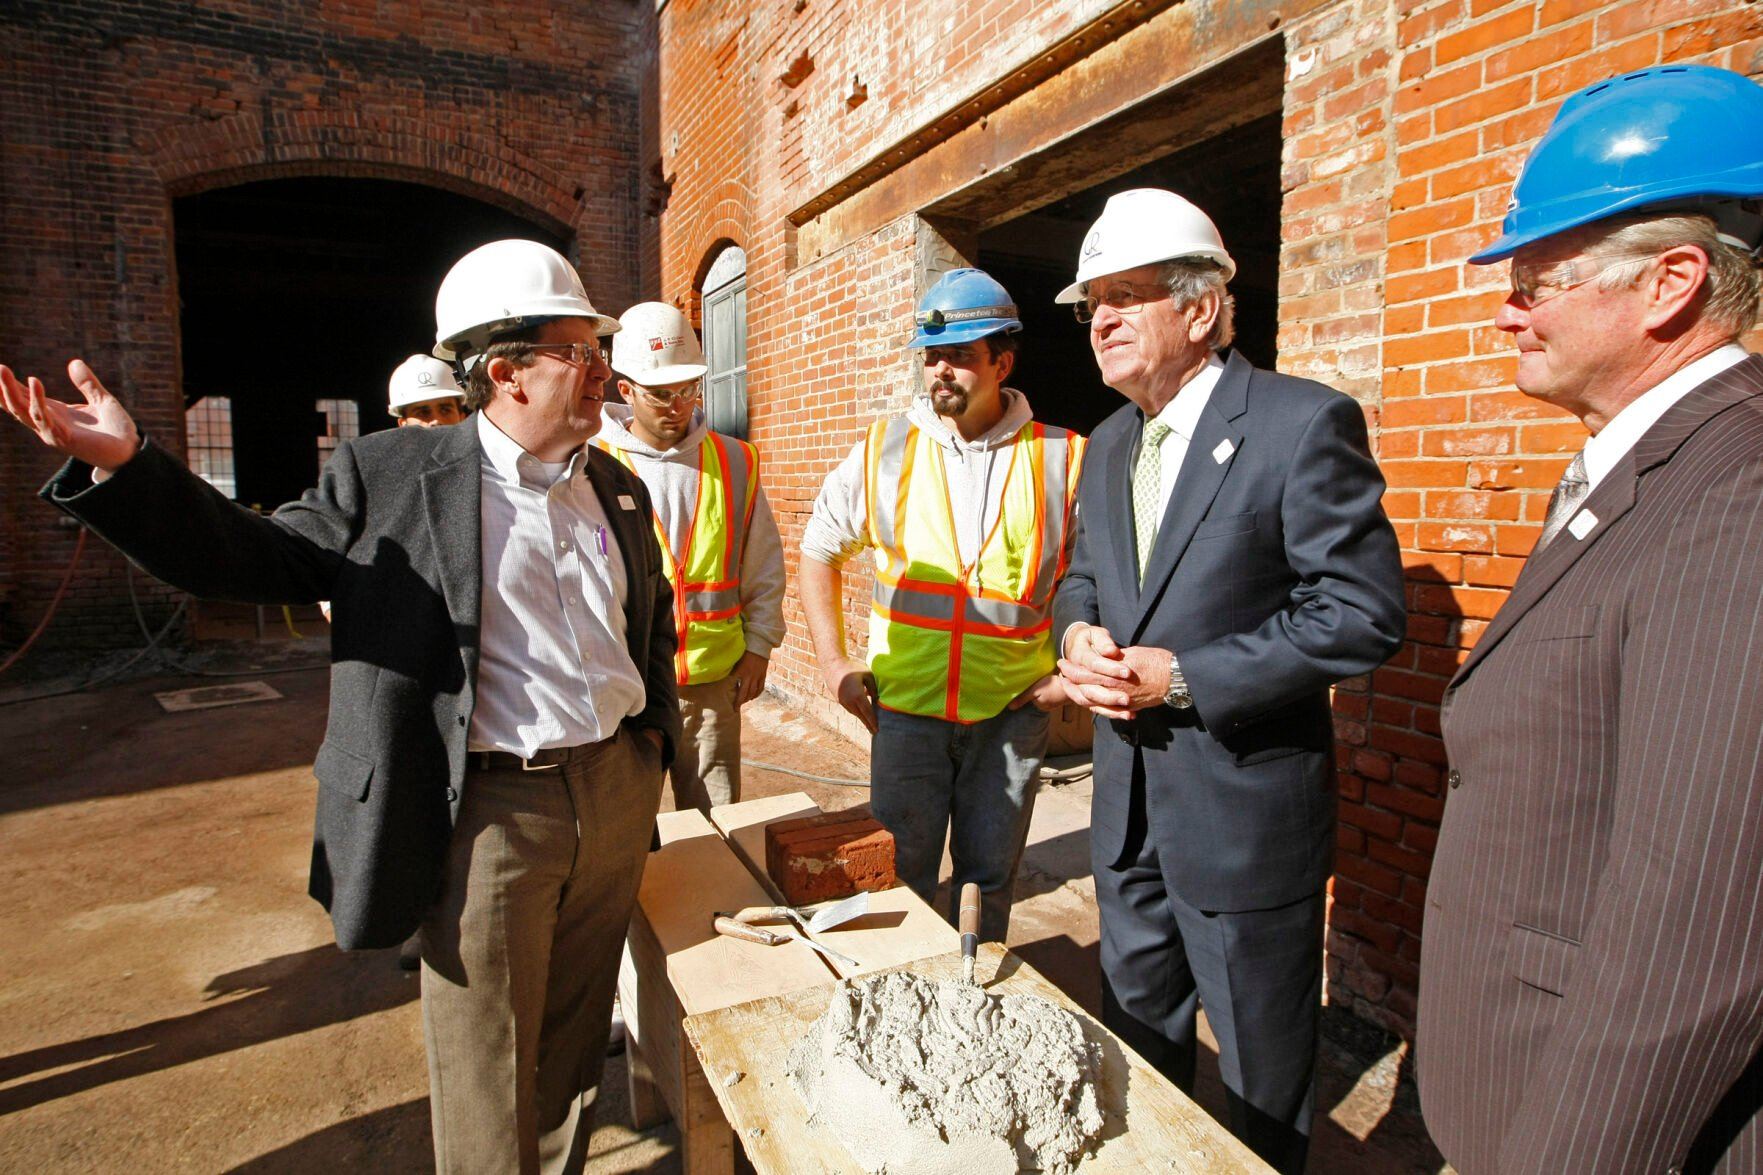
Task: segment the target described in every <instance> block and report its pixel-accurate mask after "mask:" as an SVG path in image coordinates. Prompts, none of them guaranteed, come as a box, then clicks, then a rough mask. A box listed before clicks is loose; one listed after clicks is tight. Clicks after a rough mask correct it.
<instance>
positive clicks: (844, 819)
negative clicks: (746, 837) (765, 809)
mask: <svg viewBox="0 0 1763 1175" xmlns="http://www.w3.org/2000/svg"><path fill="white" fill-rule="evenodd" d="M765 871H766V872H767V873H768V874H770V875H771V880H772V881H773V882H774V883H776V885H777V887H778V888H779V889H780V890H782V891H783V895H784V900H785V901H787V902H789V903H790V904H791V905H792V906H802V905H807V904H809V903H811V902H820V901H825V900H827V899H829V898H843V897H849V896H850V895H851V894H854V893H856V892H858V891H859V890H869V891H875V890H883V889H891V888H893V886H894V885H895V884H897V882H896V879H895V877H894V837H893V835H892V834H891V833H889V832H888V830H887V829H885V828H883V827H882V826H881V824H880V823H878V822H877V821H876V819H875V817H873V816H871V815H870V814H869V809H868V808H867V807H858V808H849V809H846V810H845V811H842V812H823V813H821V814H820V815H817V816H803V817H798V818H795V819H792V820H778V821H775V822H774V823H771V824H768V825H766V827H765Z"/></svg>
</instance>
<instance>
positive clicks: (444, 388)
mask: <svg viewBox="0 0 1763 1175" xmlns="http://www.w3.org/2000/svg"><path fill="white" fill-rule="evenodd" d="M386 393H387V396H386V411H387V412H390V413H391V414H392V418H393V419H394V420H396V421H397V422H398V427H399V428H403V427H404V426H405V425H407V424H417V425H422V426H423V427H425V428H432V427H434V426H436V425H441V424H458V423H459V422H460V421H461V420H464V419H465V390H464V389H463V388H461V387H460V386H459V381H458V380H456V379H454V378H453V367H452V365H451V364H447V363H443V362H441V361H440V360H439V359H436V358H435V357H434V356H433V355H412V356H410V358H408V359H406V360H405V361H404V362H402V363H400V364H398V366H397V367H395V368H394V369H393V370H392V378H391V379H390V380H389V381H387V385H386Z"/></svg>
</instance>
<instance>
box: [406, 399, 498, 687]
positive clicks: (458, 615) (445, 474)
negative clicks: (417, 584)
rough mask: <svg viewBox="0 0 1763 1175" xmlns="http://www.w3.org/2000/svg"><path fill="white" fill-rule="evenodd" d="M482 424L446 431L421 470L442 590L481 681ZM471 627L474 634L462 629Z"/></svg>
mask: <svg viewBox="0 0 1763 1175" xmlns="http://www.w3.org/2000/svg"><path fill="white" fill-rule="evenodd" d="M477 430H478V424H477V422H476V421H467V422H465V423H462V424H456V425H453V426H451V427H448V428H445V429H439V430H437V431H439V432H442V433H444V434H446V435H445V436H443V438H442V439H441V442H440V444H439V445H437V446H436V447H435V449H434V450H433V452H432V453H431V454H430V456H429V467H428V468H427V469H425V470H424V471H423V473H422V476H421V479H420V480H421V485H422V508H423V514H424V516H425V517H426V518H427V520H428V528H429V540H430V542H431V543H432V544H433V546H434V550H435V561H436V563H437V565H438V567H437V574H438V575H439V576H440V580H441V594H442V595H443V596H445V597H446V599H447V612H448V614H449V615H451V616H452V617H453V627H454V628H455V629H456V630H458V631H459V632H460V633H461V634H462V638H461V640H460V642H459V645H460V649H461V651H462V653H463V655H464V658H465V672H466V680H467V681H470V682H474V683H475V682H476V681H477V657H478V639H477V632H478V621H479V608H480V605H481V603H482V599H483V595H482V593H483V573H484V572H483V531H482V521H481V519H482V509H483V475H482V472H481V464H482V456H481V454H482V450H481V448H480V446H479V444H478V436H477ZM465 633H469V634H470V635H469V637H465V636H464V635H463V634H465Z"/></svg>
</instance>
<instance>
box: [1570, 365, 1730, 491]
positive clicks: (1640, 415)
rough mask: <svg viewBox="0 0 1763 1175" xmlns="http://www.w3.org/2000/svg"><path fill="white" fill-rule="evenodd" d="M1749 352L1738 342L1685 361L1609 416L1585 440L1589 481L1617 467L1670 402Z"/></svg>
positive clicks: (1590, 484)
mask: <svg viewBox="0 0 1763 1175" xmlns="http://www.w3.org/2000/svg"><path fill="white" fill-rule="evenodd" d="M1748 357H1749V353H1748V352H1747V351H1746V350H1745V349H1744V348H1743V347H1740V346H1739V345H1737V344H1736V343H1728V344H1726V345H1725V346H1724V347H1720V348H1718V349H1717V350H1714V351H1710V352H1709V353H1708V354H1706V355H1704V356H1702V357H1701V358H1700V359H1697V360H1696V361H1695V362H1693V363H1688V364H1685V365H1684V366H1682V367H1680V368H1678V369H1677V370H1676V371H1674V372H1672V373H1671V374H1670V375H1668V376H1666V377H1665V378H1664V379H1662V380H1660V381H1659V382H1658V383H1657V384H1655V385H1654V386H1653V387H1651V388H1649V389H1648V390H1646V391H1645V392H1642V393H1641V394H1640V395H1639V396H1636V397H1635V398H1634V399H1633V400H1631V401H1629V403H1628V405H1627V406H1626V407H1624V408H1623V409H1622V411H1620V412H1618V413H1617V414H1616V415H1615V416H1613V417H1611V418H1610V423H1609V424H1606V425H1605V426H1604V427H1603V429H1602V430H1600V431H1599V433H1598V435H1597V436H1595V437H1592V438H1591V439H1590V440H1588V441H1586V443H1585V477H1586V484H1587V486H1588V487H1589V488H1588V492H1589V491H1590V490H1591V489H1596V488H1597V486H1598V483H1599V482H1601V481H1603V480H1604V478H1605V477H1606V476H1607V475H1608V474H1609V473H1610V471H1611V470H1612V469H1615V468H1616V463H1617V462H1618V461H1620V460H1622V457H1623V454H1625V453H1627V452H1628V451H1629V450H1630V449H1632V448H1634V446H1635V442H1636V441H1639V440H1640V439H1641V437H1643V436H1645V435H1646V433H1647V430H1648V429H1650V428H1652V427H1653V425H1654V424H1655V423H1656V422H1657V421H1658V419H1659V418H1660V417H1661V416H1663V415H1665V413H1666V412H1667V411H1668V410H1669V409H1670V408H1671V406H1672V405H1673V404H1675V403H1677V402H1678V401H1679V400H1681V399H1683V398H1684V397H1685V396H1687V395H1689V393H1691V392H1693V391H1694V390H1695V389H1696V388H1698V387H1700V386H1701V385H1702V384H1704V383H1707V382H1708V381H1709V380H1711V379H1713V378H1714V377H1715V376H1717V375H1719V374H1720V373H1721V372H1723V371H1725V370H1726V369H1727V368H1729V367H1731V366H1733V365H1734V364H1737V363H1743V362H1744V361H1745V360H1746V359H1747V358H1748Z"/></svg>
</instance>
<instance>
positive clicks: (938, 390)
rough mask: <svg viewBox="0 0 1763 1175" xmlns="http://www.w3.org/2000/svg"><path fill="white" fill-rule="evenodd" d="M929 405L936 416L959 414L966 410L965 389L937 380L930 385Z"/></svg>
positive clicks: (958, 385)
mask: <svg viewBox="0 0 1763 1175" xmlns="http://www.w3.org/2000/svg"><path fill="white" fill-rule="evenodd" d="M930 406H931V409H932V410H933V411H935V412H936V414H937V415H938V416H960V415H961V414H963V413H964V412H966V411H967V389H966V388H964V387H962V386H961V385H960V384H956V383H944V382H943V381H942V380H938V381H937V382H936V383H934V384H932V385H931V386H930Z"/></svg>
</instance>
